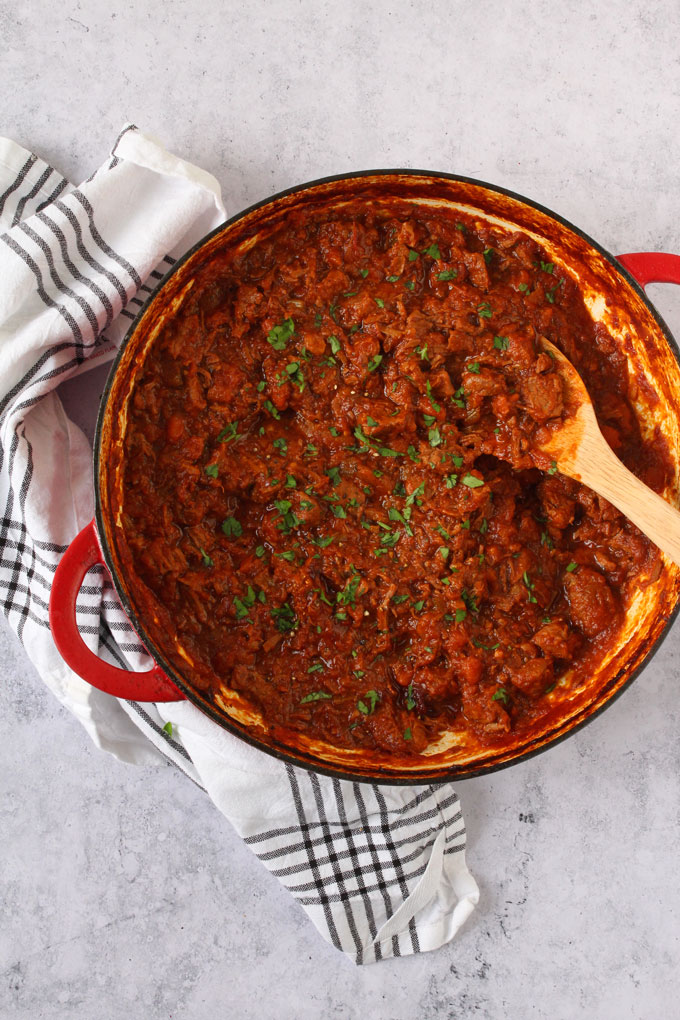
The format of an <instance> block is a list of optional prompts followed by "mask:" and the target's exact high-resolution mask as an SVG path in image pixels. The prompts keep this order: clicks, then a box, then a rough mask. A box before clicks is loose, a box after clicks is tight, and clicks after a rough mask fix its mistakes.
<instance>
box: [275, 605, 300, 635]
mask: <svg viewBox="0 0 680 1020" xmlns="http://www.w3.org/2000/svg"><path fill="white" fill-rule="evenodd" d="M271 615H272V617H273V619H274V621H275V623H276V629H277V630H278V631H279V632H280V633H281V634H287V633H288V632H289V631H291V630H295V628H296V627H297V626H298V619H297V617H296V615H295V613H294V611H293V608H292V606H290V605H289V604H288V603H287V602H284V603H283V605H282V606H279V607H278V608H276V606H274V608H273V609H272V610H271Z"/></svg>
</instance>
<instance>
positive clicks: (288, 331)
mask: <svg viewBox="0 0 680 1020" xmlns="http://www.w3.org/2000/svg"><path fill="white" fill-rule="evenodd" d="M294 332H295V323H294V322H293V320H292V319H284V320H283V322H280V323H279V324H278V326H273V327H272V328H271V329H270V330H269V333H268V334H267V343H269V344H271V345H272V347H273V348H274V350H275V351H284V350H285V349H286V345H287V343H288V341H289V340H290V338H291V337H292V335H293V333H294Z"/></svg>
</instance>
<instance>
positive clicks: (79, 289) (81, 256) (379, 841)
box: [0, 125, 478, 963]
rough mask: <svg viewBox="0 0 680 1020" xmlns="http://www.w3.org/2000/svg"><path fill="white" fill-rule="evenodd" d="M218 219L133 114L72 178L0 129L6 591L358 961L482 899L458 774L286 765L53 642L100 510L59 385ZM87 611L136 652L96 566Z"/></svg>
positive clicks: (46, 663) (60, 693)
mask: <svg viewBox="0 0 680 1020" xmlns="http://www.w3.org/2000/svg"><path fill="white" fill-rule="evenodd" d="M224 215H225V214H224V207H223V205H222V200H221V197H220V189H219V185H218V184H217V182H216V181H215V179H214V178H213V177H211V176H210V175H209V174H207V173H206V172H205V171H203V170H200V169H198V168H197V167H194V166H191V165H190V164H187V163H185V162H183V161H182V160H179V159H177V158H176V157H174V156H172V155H171V154H170V153H168V152H166V151H165V150H164V149H163V147H162V146H161V145H159V144H158V143H157V142H155V141H154V140H153V139H151V138H149V137H148V136H145V135H143V134H142V133H141V132H139V131H138V130H137V129H136V128H135V127H134V126H132V125H129V126H128V127H126V128H125V129H124V131H123V132H122V133H121V135H120V136H119V138H118V139H117V141H116V144H115V145H114V148H113V152H112V154H111V157H110V158H109V159H108V160H107V162H106V163H105V164H104V165H103V166H102V167H101V168H100V169H99V170H98V171H97V172H96V173H95V174H94V175H93V176H92V177H91V178H90V179H89V180H88V181H86V182H85V183H84V184H82V185H81V186H80V187H77V188H76V187H73V186H72V185H70V184H69V183H68V182H67V181H66V180H65V179H64V178H63V177H62V176H61V175H60V174H58V173H57V172H56V171H55V170H53V169H52V168H51V167H50V166H48V165H47V164H46V163H45V162H43V161H42V160H41V159H39V158H38V157H37V156H35V155H32V154H31V153H29V152H27V151H26V150H25V149H22V148H21V147H20V146H18V145H16V144H14V143H13V142H11V141H8V140H6V139H0V231H4V233H0V604H2V607H3V609H4V612H5V615H6V616H7V619H8V621H9V623H10V625H11V626H12V627H13V629H14V630H15V631H16V633H17V634H18V636H19V637H20V639H21V641H22V642H23V644H24V647H25V648H26V651H27V652H28V654H29V656H30V657H31V659H32V660H33V662H34V664H35V666H36V668H37V669H38V672H39V673H40V675H41V676H42V678H43V679H44V681H45V682H46V683H47V684H48V686H49V687H50V688H51V689H52V691H53V692H54V693H55V694H56V696H57V697H58V698H59V699H60V701H62V703H63V704H65V705H66V706H67V707H68V708H69V709H71V711H73V712H74V713H75V715H76V716H77V717H78V718H79V719H80V721H81V723H82V724H83V725H84V726H85V728H86V729H87V730H88V732H89V733H90V735H91V736H92V738H93V739H94V740H95V742H96V743H97V744H98V745H99V746H100V747H102V748H104V749H105V750H107V751H110V752H112V753H113V754H115V755H116V756H117V757H119V758H121V759H122V760H124V761H127V762H133V763H145V764H149V763H153V762H161V761H165V760H166V759H167V758H170V759H171V760H172V761H174V762H175V764H176V765H178V766H179V767H180V768H182V769H183V770H184V772H186V773H187V774H188V775H189V776H191V778H192V779H194V781H195V782H197V783H198V784H199V785H201V786H202V787H204V788H205V789H206V790H207V792H208V794H209V795H210V797H211V798H212V799H213V801H214V802H215V804H216V805H217V806H218V808H219V809H220V810H221V811H222V812H223V813H224V814H225V815H226V817H227V818H229V820H230V821H231V822H232V824H233V826H234V828H235V829H236V831H237V832H238V833H239V834H240V835H241V836H242V837H243V839H244V840H245V842H246V843H248V844H249V846H250V847H251V848H252V850H253V851H254V853H256V854H257V856H258V857H259V858H260V860H261V861H262V862H263V863H264V864H265V866H266V867H267V868H268V869H269V870H270V871H271V872H272V874H274V875H276V876H277V878H279V879H280V881H281V882H282V883H283V884H284V885H285V886H286V888H287V889H289V891H290V892H291V893H292V895H293V896H295V897H296V899H297V900H298V902H299V903H300V904H301V905H302V906H303V907H304V909H305V910H306V911H307V913H308V914H309V916H310V918H311V920H312V921H313V922H314V924H315V925H316V926H317V928H318V929H319V931H320V932H321V934H322V935H323V936H324V938H326V939H328V940H329V941H330V942H331V943H332V944H333V945H335V946H336V947H337V948H338V949H341V950H342V951H343V952H345V953H346V954H347V955H348V956H349V957H351V958H352V959H353V960H355V961H356V963H368V962H371V961H374V960H379V959H384V958H386V957H390V956H399V955H405V954H409V953H417V952H420V951H424V950H428V949H435V948H437V947H438V946H441V945H442V944H443V943H445V942H447V941H449V940H450V939H451V938H453V936H454V935H455V934H456V932H457V931H458V929H459V928H460V926H461V924H462V923H463V921H464V920H465V919H466V918H467V917H468V916H469V914H470V913H471V912H472V910H473V909H474V905H475V904H476V903H477V900H478V889H477V885H476V883H475V881H474V879H473V878H472V876H471V875H470V873H469V871H468V870H467V867H466V865H465V829H464V825H463V819H462V815H461V811H460V805H459V802H458V797H457V796H456V794H455V793H454V791H453V790H452V789H451V788H450V787H447V786H444V787H422V786H421V787H411V788H407V787H374V786H369V785H367V784H358V783H349V782H340V781H337V780H332V779H328V778H325V777H318V776H316V775H313V774H310V773H307V772H305V771H303V770H299V769H295V768H292V767H290V766H286V765H284V764H282V763H281V762H278V761H276V760H274V759H273V758H270V757H269V756H268V755H265V754H263V753H262V752H259V751H257V750H255V749H253V748H251V747H249V746H248V745H246V744H244V743H242V742H241V741H239V740H237V739H236V738H235V737H233V736H232V735H231V734H229V733H227V732H226V731H224V730H222V729H221V728H220V727H219V726H217V725H216V724H215V723H213V722H212V721H211V720H210V719H208V718H207V717H206V716H205V715H203V714H202V713H200V712H199V711H198V710H197V709H196V708H194V707H193V706H192V705H190V704H188V703H186V702H181V703H172V704H164V705H157V706H156V705H139V704H135V703H131V702H129V703H128V702H122V701H118V700H117V699H115V698H112V697H110V696H109V695H106V694H103V693H101V692H100V691H97V690H95V689H94V688H92V687H90V686H89V685H88V684H87V683H85V681H83V680H81V679H80V678H79V677H77V676H76V675H75V674H74V673H73V672H72V671H71V670H70V669H69V668H68V667H67V666H66V665H65V663H64V662H63V661H62V659H61V658H60V656H59V654H58V652H57V650H56V648H55V646H54V643H53V641H52V637H51V634H50V630H49V626H48V600H49V592H50V586H51V582H52V577H53V574H54V570H55V567H56V565H57V563H58V561H59V558H60V556H61V554H62V553H63V552H64V550H65V548H66V546H67V545H68V543H69V542H70V541H71V540H72V539H73V538H74V536H75V535H76V534H77V533H78V531H79V530H80V529H81V528H82V527H84V526H85V524H86V523H87V522H88V521H89V520H90V519H91V517H92V515H93V491H92V468H91V463H92V457H91V451H90V447H89V444H88V442H87V440H86V438H85V436H84V435H83V433H82V432H81V431H80V430H79V429H78V428H76V426H75V425H74V424H73V423H72V422H71V421H69V420H68V418H67V417H66V415H65V413H64V409H63V407H62V404H61V401H60V399H59V396H58V395H57V392H56V387H57V386H58V384H59V383H60V382H61V381H63V380H65V379H67V378H69V377H71V376H73V375H75V374H77V373H79V372H83V371H86V370H87V369H88V368H89V367H91V366H92V365H93V364H95V363H101V362H102V361H103V360H106V359H110V358H111V357H112V356H113V354H114V352H115V350H116V347H117V345H118V344H119V343H120V340H121V339H122V337H123V335H124V333H125V331H126V330H127V328H128V326H129V324H130V321H131V320H132V319H133V318H134V317H135V315H136V313H137V311H138V310H139V308H140V307H141V305H142V304H143V302H144V299H145V297H146V296H147V295H148V294H150V293H151V291H152V289H153V287H154V286H155V283H156V282H157V281H158V280H159V279H161V277H162V275H163V273H164V272H165V270H166V269H167V268H168V267H169V266H170V265H172V263H173V262H174V260H175V258H177V257H178V256H179V255H181V254H182V253H183V252H184V251H186V250H187V248H188V247H189V246H190V245H191V244H193V243H194V242H195V241H196V240H198V238H200V237H201V236H203V234H205V233H206V232H207V231H208V230H210V229H211V228H212V227H214V226H216V225H217V224H218V223H220V222H221V221H222V220H223V219H224ZM79 621H80V625H81V631H82V633H83V636H84V638H85V640H86V641H87V642H88V644H89V646H90V647H91V648H92V649H94V650H98V652H99V654H100V655H102V656H103V657H106V658H109V659H112V660H114V661H116V662H117V663H119V664H120V665H123V666H125V665H130V666H132V667H133V668H144V666H145V665H146V663H145V655H144V650H143V649H142V648H141V646H140V645H139V642H138V640H137V638H136V636H135V634H134V632H133V631H132V629H131V628H130V626H129V624H128V623H127V620H126V618H125V616H124V614H123V613H122V611H121V609H120V607H119V605H118V603H117V601H116V598H115V595H114V593H113V590H112V588H111V585H110V583H108V582H107V581H106V579H105V577H104V576H103V572H102V570H101V568H97V569H94V570H93V571H91V572H90V574H88V576H87V578H86V583H85V585H84V587H83V589H82V592H81V596H80V602H79ZM167 721H171V722H172V723H173V736H172V738H170V737H168V736H167V735H166V734H165V733H164V732H163V725H164V723H165V722H167ZM226 906H227V904H225V907H226Z"/></svg>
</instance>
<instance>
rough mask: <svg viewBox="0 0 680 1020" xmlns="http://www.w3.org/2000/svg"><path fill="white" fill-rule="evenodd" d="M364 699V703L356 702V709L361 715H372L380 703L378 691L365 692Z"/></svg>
mask: <svg viewBox="0 0 680 1020" xmlns="http://www.w3.org/2000/svg"><path fill="white" fill-rule="evenodd" d="M364 698H365V699H366V701H357V708H358V709H359V711H360V712H361V714H362V715H373V713H374V712H375V710H376V707H377V705H378V703H379V701H380V694H379V693H378V691H373V690H371V691H366V693H365V694H364Z"/></svg>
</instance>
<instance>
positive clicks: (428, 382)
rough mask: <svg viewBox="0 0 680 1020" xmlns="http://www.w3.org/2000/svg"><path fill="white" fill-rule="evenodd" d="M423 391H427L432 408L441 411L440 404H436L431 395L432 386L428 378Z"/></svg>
mask: <svg viewBox="0 0 680 1020" xmlns="http://www.w3.org/2000/svg"><path fill="white" fill-rule="evenodd" d="M425 392H426V393H427V395H428V397H429V400H430V403H431V404H432V407H433V408H434V410H435V411H441V405H440V404H438V403H437V401H436V400H435V399H434V397H433V396H432V386H431V385H430V380H429V379H428V380H427V382H426V383H425Z"/></svg>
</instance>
